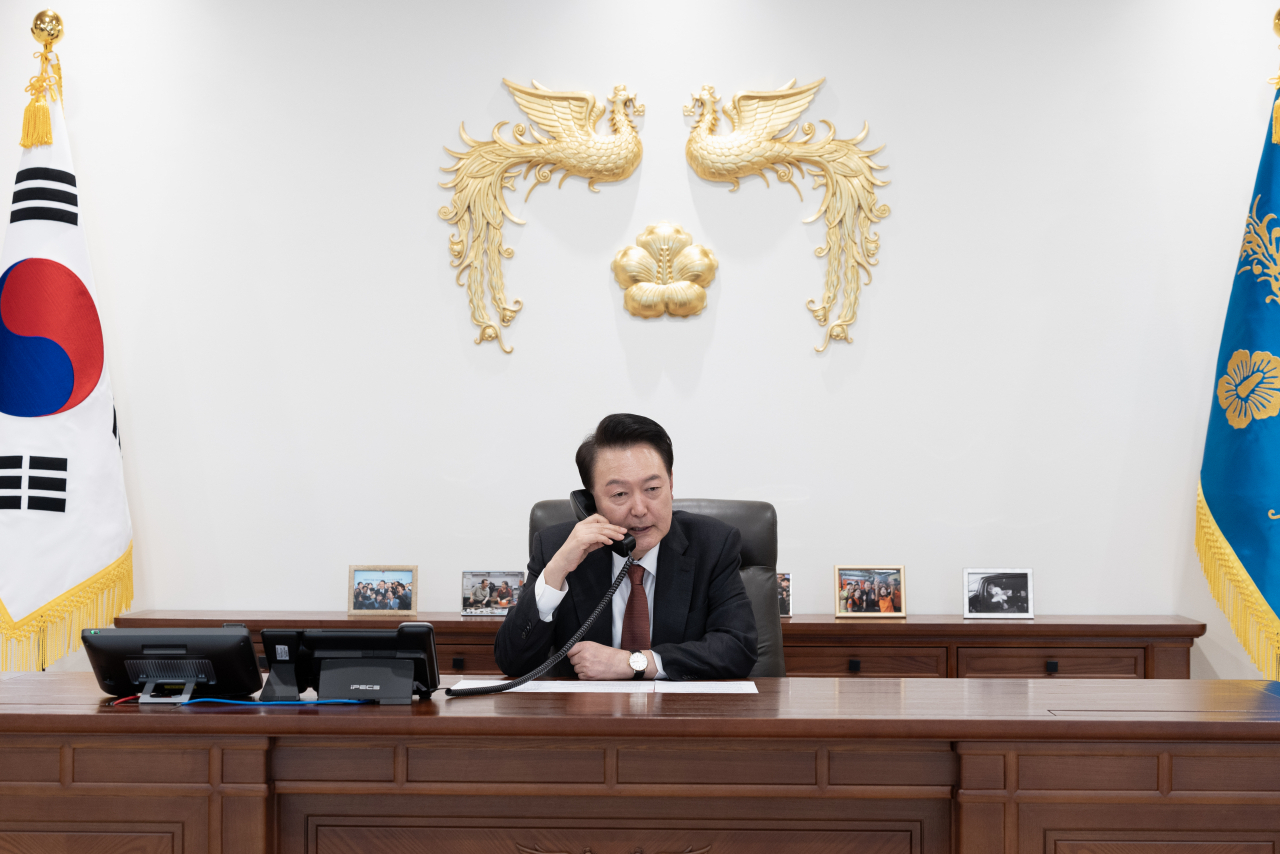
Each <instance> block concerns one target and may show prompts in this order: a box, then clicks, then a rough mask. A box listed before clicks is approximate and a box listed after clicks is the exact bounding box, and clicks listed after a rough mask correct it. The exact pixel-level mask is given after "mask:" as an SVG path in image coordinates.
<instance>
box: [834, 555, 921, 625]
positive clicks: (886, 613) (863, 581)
mask: <svg viewBox="0 0 1280 854" xmlns="http://www.w3.org/2000/svg"><path fill="white" fill-rule="evenodd" d="M905 575H906V567H905V566H837V567H836V616H837V617H862V618H864V619H865V618H874V617H905V616H906V615H907V591H906V581H905V579H904V576H905Z"/></svg>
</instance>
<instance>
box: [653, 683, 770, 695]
mask: <svg viewBox="0 0 1280 854" xmlns="http://www.w3.org/2000/svg"><path fill="white" fill-rule="evenodd" d="M653 684H654V690H655V691H657V692H658V693H659V694H759V693H760V692H759V691H757V690H756V683H754V682H666V681H659V682H654V683H653Z"/></svg>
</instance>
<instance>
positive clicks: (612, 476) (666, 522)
mask: <svg viewBox="0 0 1280 854" xmlns="http://www.w3.org/2000/svg"><path fill="white" fill-rule="evenodd" d="M593 479H594V481H595V483H594V486H593V488H592V490H591V492H592V495H594V496H595V499H596V510H597V511H598V512H599V513H600V515H601V516H603V517H604V518H606V519H608V520H609V521H610V522H611V523H612V524H614V525H619V526H621V527H623V528H626V529H627V531H628V532H629V533H630V534H631V536H633V537H635V538H636V550H635V552H634V553H633V555H632V556H633V557H634V558H635V559H636V560H639V559H640V558H642V557H644V556H645V555H646V554H648V552H649V551H650V550H651V549H652V548H653V547H654V546H656V545H657V544H658V543H660V542H662V538H663V537H665V536H666V535H667V531H669V530H671V483H672V478H671V476H670V475H668V474H667V467H666V464H664V463H663V462H662V457H661V456H659V455H658V452H657V451H656V450H654V448H653V447H652V446H651V445H632V446H631V447H629V448H605V449H602V450H600V451H598V452H596V466H595V475H594V478H593Z"/></svg>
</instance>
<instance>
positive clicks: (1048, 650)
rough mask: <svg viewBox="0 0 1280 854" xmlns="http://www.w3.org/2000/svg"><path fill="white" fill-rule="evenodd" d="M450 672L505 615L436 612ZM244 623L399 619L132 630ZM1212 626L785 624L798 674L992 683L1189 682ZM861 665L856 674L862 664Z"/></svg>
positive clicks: (431, 617)
mask: <svg viewBox="0 0 1280 854" xmlns="http://www.w3.org/2000/svg"><path fill="white" fill-rule="evenodd" d="M418 619H420V620H424V621H426V622H429V623H431V624H432V625H433V626H434V627H435V632H436V651H437V655H438V656H439V659H440V670H441V672H442V673H473V674H485V673H497V672H498V665H497V664H496V663H495V662H494V660H493V637H494V635H495V634H496V633H497V631H498V626H499V625H501V624H502V617H461V616H459V615H458V614H457V613H427V614H421V615H419V617H418ZM223 623H244V624H245V625H246V626H248V627H249V630H250V631H251V632H252V633H253V635H254V643H256V644H257V645H258V652H259V654H261V652H262V644H261V640H260V639H259V632H261V631H262V629H263V628H264V627H277V628H291V629H292V628H298V629H307V628H322V629H335V628H370V627H386V626H394V625H395V624H396V620H395V619H394V618H390V619H388V618H383V619H379V618H362V617H351V618H348V617H347V615H346V614H345V613H343V612H341V611H137V612H135V613H132V614H125V615H122V616H120V617H117V618H116V625H117V626H120V627H122V628H142V627H164V628H170V627H174V626H187V627H199V626H221V625H222V624H223ZM1204 632H1205V625H1204V623H1201V622H1197V621H1195V620H1189V619H1187V618H1186V617H1156V616H1128V617H1126V616H1107V617H1066V616H1049V617H1037V618H1036V619H1034V620H965V619H962V618H960V617H952V616H946V615H941V616H939V615H929V614H924V615H912V616H909V617H905V618H903V619H900V620H858V619H836V618H835V617H833V616H818V615H814V614H801V615H797V616H795V617H787V618H784V619H783V621H782V638H783V652H784V654H785V656H786V660H787V675H789V676H845V677H858V678H865V677H872V678H883V677H894V678H899V677H901V678H911V677H952V678H955V677H968V678H972V677H979V678H987V679H998V678H1016V679H1031V678H1044V677H1048V676H1050V668H1051V667H1052V668H1056V670H1055V671H1054V673H1053V676H1054V677H1055V678H1058V679H1072V678H1085V679H1189V678H1191V644H1192V643H1193V642H1194V641H1195V639H1196V638H1198V637H1200V636H1201V635H1203V634H1204ZM855 667H856V668H857V669H856V671H855V670H854V668H855Z"/></svg>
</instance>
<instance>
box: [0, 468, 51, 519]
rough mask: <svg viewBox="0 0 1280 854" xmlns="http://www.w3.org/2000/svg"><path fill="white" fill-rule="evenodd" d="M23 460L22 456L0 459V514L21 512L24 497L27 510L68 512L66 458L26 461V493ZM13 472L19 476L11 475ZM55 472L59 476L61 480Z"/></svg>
mask: <svg viewBox="0 0 1280 854" xmlns="http://www.w3.org/2000/svg"><path fill="white" fill-rule="evenodd" d="M22 459H23V458H22V456H21V455H14V456H7V457H0V510H21V509H22V506H23V501H22V499H23V497H24V495H25V497H26V499H27V500H26V507H27V509H28V510H48V511H51V512H53V513H65V512H67V499H66V494H67V478H66V472H67V458H66V457H36V456H32V457H27V461H28V463H27V469H26V470H27V474H26V487H27V488H26V491H25V493H24V491H23V489H22V486H23V484H22V481H23V475H22V473H21V472H22ZM15 471H16V472H18V473H17V474H14V472H15ZM36 472H40V474H36ZM46 472H48V474H46ZM58 472H61V473H62V476H61V477H59V476H58V474H57V473H58Z"/></svg>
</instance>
